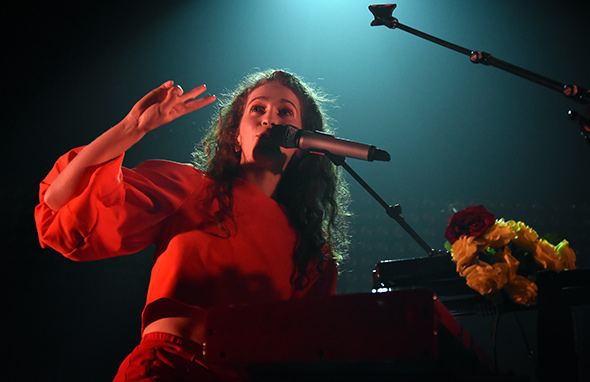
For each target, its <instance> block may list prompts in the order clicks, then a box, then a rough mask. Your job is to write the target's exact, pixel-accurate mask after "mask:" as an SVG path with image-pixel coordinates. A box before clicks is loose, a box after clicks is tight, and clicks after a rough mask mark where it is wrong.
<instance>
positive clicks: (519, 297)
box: [445, 206, 576, 306]
mask: <svg viewBox="0 0 590 382" xmlns="http://www.w3.org/2000/svg"><path fill="white" fill-rule="evenodd" d="M445 237H446V238H447V240H448V242H447V243H446V244H445V248H446V249H447V250H448V251H450V252H451V254H452V257H453V261H454V262H455V263H456V264H457V272H458V273H459V275H460V276H461V277H465V280H466V282H467V285H468V286H469V287H471V288H472V289H474V290H476V291H477V292H479V293H480V294H482V295H488V294H491V293H494V292H497V291H499V290H505V291H506V292H507V294H508V296H509V297H510V298H511V299H512V301H514V302H516V303H518V304H522V305H526V306H530V305H533V304H535V303H536V297H537V285H536V284H535V279H536V274H537V273H538V272H539V271H541V270H543V269H550V270H553V271H556V272H561V271H563V270H569V269H575V268H576V265H575V262H576V255H575V253H574V251H573V250H572V249H571V248H570V247H569V243H568V242H567V240H562V241H561V242H559V243H558V244H556V245H554V244H551V243H549V242H548V241H547V240H545V239H543V238H539V236H538V235H537V232H535V231H534V230H533V229H531V228H530V227H529V226H527V225H526V224H524V223H523V222H520V221H519V222H516V221H514V220H510V221H504V219H496V217H495V216H494V214H492V213H491V212H489V211H488V210H486V209H485V208H484V207H483V206H475V207H468V208H466V209H464V210H462V211H459V212H456V213H455V214H454V215H453V216H452V217H451V219H450V220H449V224H448V226H447V229H446V231H445Z"/></svg>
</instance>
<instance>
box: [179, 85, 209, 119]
mask: <svg viewBox="0 0 590 382" xmlns="http://www.w3.org/2000/svg"><path fill="white" fill-rule="evenodd" d="M205 90H207V86H205V85H201V86H198V87H196V88H194V89H193V90H191V91H189V92H187V93H185V94H184V95H183V96H182V98H183V99H184V104H185V107H186V109H187V112H189V113H190V112H192V111H195V110H198V109H200V108H202V107H205V106H207V105H209V104H210V103H212V102H214V101H215V100H216V97H215V96H214V95H213V94H211V95H208V96H206V97H203V98H197V97H199V96H200V95H201V94H203V93H204V92H205Z"/></svg>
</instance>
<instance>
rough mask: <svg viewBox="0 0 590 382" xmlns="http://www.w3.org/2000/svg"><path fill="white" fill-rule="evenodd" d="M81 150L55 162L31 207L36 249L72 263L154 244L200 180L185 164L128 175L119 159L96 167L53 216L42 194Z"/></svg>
mask: <svg viewBox="0 0 590 382" xmlns="http://www.w3.org/2000/svg"><path fill="white" fill-rule="evenodd" d="M81 149H82V148H78V149H74V150H72V151H70V152H68V153H67V154H65V155H63V156H62V157H61V158H59V159H58V161H57V162H56V163H55V165H54V167H53V169H52V170H51V171H50V172H49V174H48V175H47V177H46V178H45V179H44V180H43V181H42V182H41V184H40V187H39V204H38V205H37V206H36V208H35V223H36V226H37V233H38V236H39V241H40V244H41V246H42V247H44V248H47V247H50V248H53V249H55V250H56V251H58V252H60V253H61V254H63V255H64V256H66V257H68V258H70V259H72V260H76V261H89V260H98V259H104V258H108V257H114V256H119V255H125V254H130V253H134V252H137V251H140V250H141V249H144V248H146V247H147V246H149V245H151V244H152V243H154V241H155V239H156V237H157V235H158V233H159V231H160V228H161V224H162V223H163V222H164V221H165V220H166V218H167V217H168V216H170V214H172V213H173V212H174V211H175V210H176V209H177V208H178V206H179V205H180V204H182V202H183V201H184V200H185V199H186V198H187V197H188V195H189V194H190V193H191V192H193V191H194V190H195V181H196V180H197V178H200V177H202V176H203V174H202V173H201V172H199V171H198V170H196V169H195V168H194V167H192V166H190V165H183V164H179V163H174V162H168V161H147V162H144V163H142V164H141V165H139V166H138V167H136V168H135V169H133V170H130V169H127V168H124V167H121V163H122V161H123V156H122V155H121V156H120V157H118V158H115V159H113V160H111V161H109V162H107V163H105V164H103V165H101V166H99V167H98V168H96V169H95V170H94V171H93V172H92V173H91V174H90V176H89V178H88V179H89V180H88V184H87V185H86V187H84V189H83V190H82V191H81V193H80V194H78V195H77V196H75V197H74V198H73V199H72V200H70V201H69V202H68V203H67V204H66V205H65V206H63V207H62V208H61V209H60V210H59V211H53V210H52V209H51V208H49V206H47V205H46V204H45V203H44V195H45V192H46V191H47V188H48V187H49V185H50V184H51V182H52V181H53V180H54V179H55V178H56V177H57V175H58V174H59V173H60V172H61V171H62V170H63V169H64V168H65V167H66V166H67V164H68V163H70V161H71V160H72V159H73V158H74V157H75V156H76V155H77V154H78V153H79V152H80V150H81Z"/></svg>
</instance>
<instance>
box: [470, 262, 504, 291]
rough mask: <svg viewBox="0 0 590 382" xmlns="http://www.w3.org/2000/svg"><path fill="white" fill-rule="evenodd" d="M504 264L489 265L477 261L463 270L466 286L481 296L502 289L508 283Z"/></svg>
mask: <svg viewBox="0 0 590 382" xmlns="http://www.w3.org/2000/svg"><path fill="white" fill-rule="evenodd" d="M507 268H508V266H507V264H506V263H496V264H494V265H490V264H488V263H486V262H484V261H479V260H478V261H477V263H476V264H473V265H471V266H469V267H467V268H466V269H465V272H464V273H465V281H466V282H467V285H468V286H469V287H470V288H471V289H474V290H476V291H477V292H479V293H480V294H482V295H486V294H488V293H492V292H496V291H498V290H500V289H502V288H503V287H504V286H505V285H506V283H507V282H508V277H507V274H508V272H507V270H508V269H507Z"/></svg>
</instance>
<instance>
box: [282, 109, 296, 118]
mask: <svg viewBox="0 0 590 382" xmlns="http://www.w3.org/2000/svg"><path fill="white" fill-rule="evenodd" d="M279 115H280V116H282V117H284V116H287V117H292V116H293V115H294V113H293V110H291V109H289V108H283V109H280V110H279Z"/></svg>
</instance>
